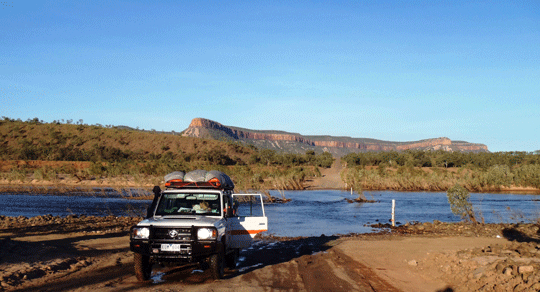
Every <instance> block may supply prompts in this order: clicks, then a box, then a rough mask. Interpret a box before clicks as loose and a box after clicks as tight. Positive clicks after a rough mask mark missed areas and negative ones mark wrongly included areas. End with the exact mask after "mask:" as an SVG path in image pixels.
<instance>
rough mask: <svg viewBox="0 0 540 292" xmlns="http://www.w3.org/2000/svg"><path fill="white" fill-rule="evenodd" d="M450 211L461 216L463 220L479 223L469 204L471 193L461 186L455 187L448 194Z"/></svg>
mask: <svg viewBox="0 0 540 292" xmlns="http://www.w3.org/2000/svg"><path fill="white" fill-rule="evenodd" d="M446 196H447V197H448V203H450V209H451V210H452V213H454V214H455V215H458V216H461V219H463V220H466V221H470V222H472V223H477V221H476V216H475V215H474V209H473V206H472V204H471V202H469V197H470V196H469V191H467V189H466V188H464V187H463V186H460V185H454V186H453V187H451V188H449V189H448V191H447V192H446Z"/></svg>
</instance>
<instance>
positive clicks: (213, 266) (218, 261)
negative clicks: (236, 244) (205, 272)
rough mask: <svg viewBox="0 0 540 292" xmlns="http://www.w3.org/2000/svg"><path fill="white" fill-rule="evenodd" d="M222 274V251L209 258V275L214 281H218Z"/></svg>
mask: <svg viewBox="0 0 540 292" xmlns="http://www.w3.org/2000/svg"><path fill="white" fill-rule="evenodd" d="M224 273H225V271H224V263H223V251H219V252H218V253H216V254H213V255H212V256H210V275H212V278H213V279H214V280H219V279H221V278H223V274H224Z"/></svg>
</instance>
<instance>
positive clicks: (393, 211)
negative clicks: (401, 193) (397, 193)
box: [392, 199, 396, 226]
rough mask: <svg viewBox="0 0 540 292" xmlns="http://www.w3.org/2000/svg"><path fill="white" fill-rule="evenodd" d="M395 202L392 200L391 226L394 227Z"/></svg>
mask: <svg viewBox="0 0 540 292" xmlns="http://www.w3.org/2000/svg"><path fill="white" fill-rule="evenodd" d="M395 211H396V200H394V199H392V226H396V218H395V216H396V213H395Z"/></svg>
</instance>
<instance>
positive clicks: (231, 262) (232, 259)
mask: <svg viewBox="0 0 540 292" xmlns="http://www.w3.org/2000/svg"><path fill="white" fill-rule="evenodd" d="M239 255H240V249H238V248H235V249H234V250H233V251H232V252H231V253H229V254H228V255H227V256H225V263H226V264H227V268H229V269H231V270H232V269H234V268H236V262H237V261H238V256H239Z"/></svg>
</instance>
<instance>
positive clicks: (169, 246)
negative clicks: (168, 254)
mask: <svg viewBox="0 0 540 292" xmlns="http://www.w3.org/2000/svg"><path fill="white" fill-rule="evenodd" d="M161 251H180V244H174V243H167V244H165V243H164V244H162V245H161Z"/></svg>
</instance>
